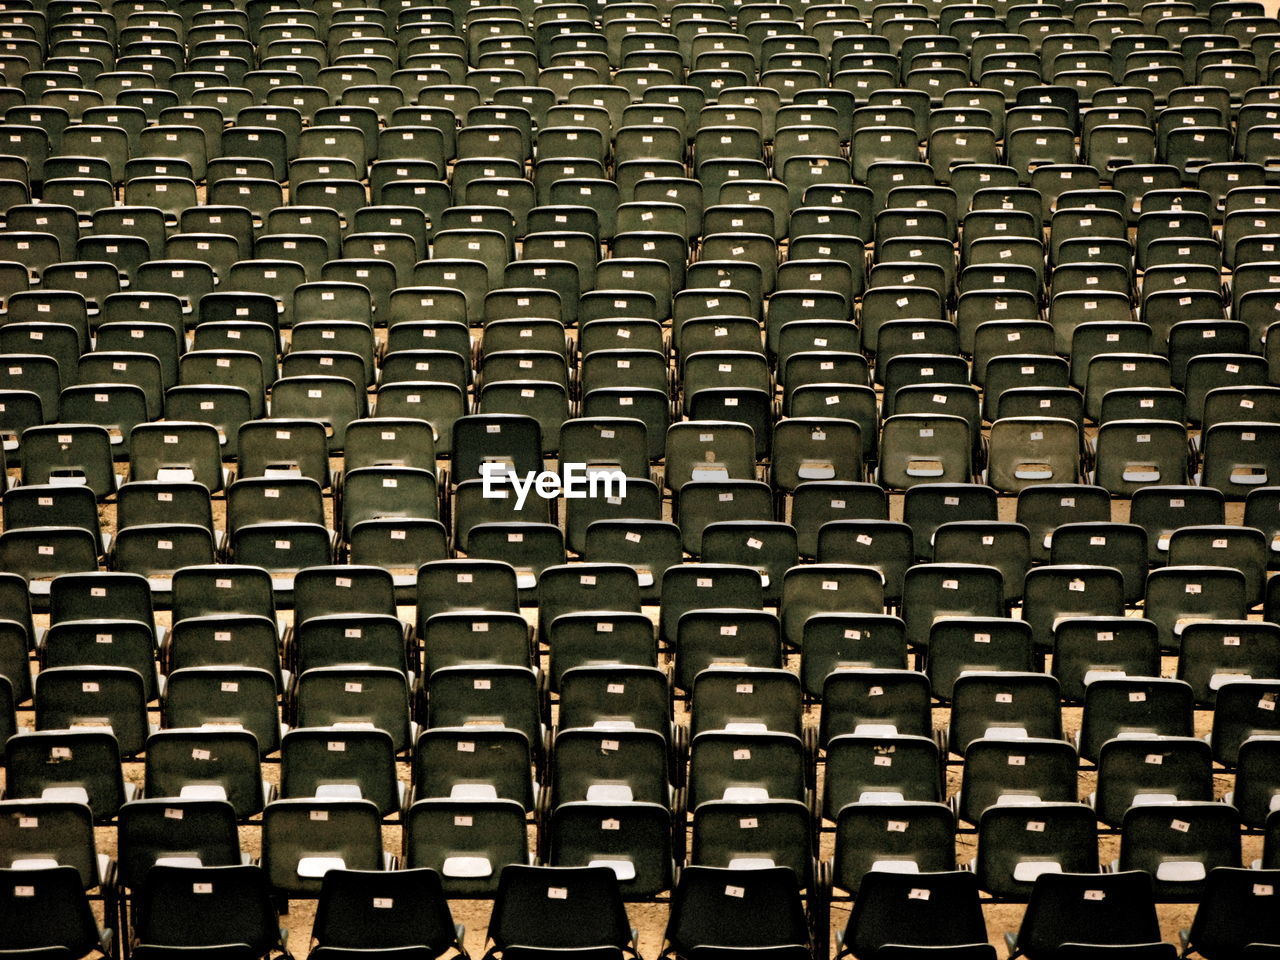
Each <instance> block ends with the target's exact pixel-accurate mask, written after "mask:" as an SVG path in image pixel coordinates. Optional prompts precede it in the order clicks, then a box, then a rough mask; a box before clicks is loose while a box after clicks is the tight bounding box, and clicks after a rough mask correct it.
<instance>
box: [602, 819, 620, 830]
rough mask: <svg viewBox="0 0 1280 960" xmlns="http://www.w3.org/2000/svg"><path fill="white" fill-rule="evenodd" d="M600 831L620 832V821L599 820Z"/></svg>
mask: <svg viewBox="0 0 1280 960" xmlns="http://www.w3.org/2000/svg"><path fill="white" fill-rule="evenodd" d="M600 829H601V830H621V829H622V821H621V820H601V821H600Z"/></svg>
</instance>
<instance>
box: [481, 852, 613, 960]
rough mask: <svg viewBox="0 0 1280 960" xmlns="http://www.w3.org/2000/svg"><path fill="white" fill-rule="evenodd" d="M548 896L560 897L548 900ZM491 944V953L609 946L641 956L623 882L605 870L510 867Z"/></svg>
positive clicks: (496, 905) (503, 880) (501, 886)
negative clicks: (508, 949)
mask: <svg viewBox="0 0 1280 960" xmlns="http://www.w3.org/2000/svg"><path fill="white" fill-rule="evenodd" d="M548 891H555V893H554V894H552V895H551V896H548ZM560 891H564V893H563V895H561V893H560ZM553 904H556V906H553ZM488 942H489V944H491V950H502V949H504V948H505V947H506V946H507V945H509V944H519V945H522V946H529V947H543V948H548V949H559V950H564V949H573V948H581V947H604V946H608V947H613V948H615V949H618V950H621V951H622V952H623V953H625V954H627V955H628V956H632V957H634V956H635V953H634V950H633V949H632V947H631V935H630V930H629V929H628V926H627V920H626V912H625V910H624V909H623V906H622V898H621V894H620V891H619V886H618V881H617V877H616V875H615V874H614V872H613V871H612V870H611V869H609V868H608V867H605V866H600V867H526V866H516V865H509V866H507V867H505V868H504V869H503V871H502V876H501V880H500V882H499V886H498V893H497V896H496V897H495V899H494V911H493V917H492V919H491V920H490V921H489V933H488ZM490 955H491V954H486V956H490Z"/></svg>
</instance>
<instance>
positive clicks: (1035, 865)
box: [974, 803, 1098, 900]
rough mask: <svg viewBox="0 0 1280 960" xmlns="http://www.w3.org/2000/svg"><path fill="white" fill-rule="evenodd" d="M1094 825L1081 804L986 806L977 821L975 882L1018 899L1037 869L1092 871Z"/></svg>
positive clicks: (1038, 872) (1027, 890)
mask: <svg viewBox="0 0 1280 960" xmlns="http://www.w3.org/2000/svg"><path fill="white" fill-rule="evenodd" d="M1095 826H1096V825H1095V822H1094V814H1093V811H1092V810H1090V809H1089V808H1088V807H1087V806H1085V805H1084V804H1078V803H1053V804H1037V805H1036V806H1035V807H1034V808H1027V807H988V808H987V809H986V810H985V811H983V814H982V817H981V819H980V820H979V822H978V853H977V858H976V860H975V862H974V872H975V874H976V875H977V878H978V885H979V886H980V887H981V888H982V889H984V890H986V891H987V892H988V893H990V894H991V895H992V896H995V897H999V898H1002V899H1011V900H1023V899H1027V898H1029V897H1030V896H1031V894H1032V891H1033V888H1034V884H1035V881H1036V878H1037V877H1039V876H1040V875H1041V874H1044V873H1095V872H1097V869H1098V856H1097V837H1096V830H1095Z"/></svg>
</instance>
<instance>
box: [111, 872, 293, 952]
mask: <svg viewBox="0 0 1280 960" xmlns="http://www.w3.org/2000/svg"><path fill="white" fill-rule="evenodd" d="M136 909H137V913H136V915H135V916H136V919H135V921H134V924H135V926H134V931H135V934H136V936H137V938H138V941H139V943H140V944H142V945H146V946H152V947H181V948H198V947H218V948H222V947H223V945H225V944H229V943H231V944H236V943H243V944H246V945H248V946H249V947H250V949H251V950H253V951H255V952H257V953H259V954H261V953H266V952H267V951H268V950H270V949H273V948H278V947H279V948H282V946H283V945H282V944H281V939H282V938H281V934H280V927H279V920H278V917H277V916H276V911H275V908H274V907H273V906H272V903H271V898H270V887H269V886H268V881H267V876H266V871H265V870H264V869H263V868H261V867H258V866H249V865H239V864H237V865H232V866H218V867H213V866H209V867H203V866H202V867H186V866H169V865H165V864H158V865H156V866H154V867H152V868H151V870H150V871H148V873H147V876H146V880H145V881H144V883H143V884H142V889H141V891H140V892H139V894H138V901H137V908H136Z"/></svg>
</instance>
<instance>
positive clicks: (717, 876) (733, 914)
mask: <svg viewBox="0 0 1280 960" xmlns="http://www.w3.org/2000/svg"><path fill="white" fill-rule="evenodd" d="M810 941H811V936H810V925H809V919H808V918H807V917H806V915H805V911H804V908H803V906H802V905H801V900H800V888H799V881H798V879H797V877H796V875H795V872H794V871H792V870H791V869H790V868H788V867H773V868H764V869H758V870H735V869H731V868H721V867H705V866H689V867H686V868H685V869H684V872H683V873H682V874H681V875H680V882H679V884H678V885H677V886H676V889H675V892H674V893H672V901H671V914H670V918H669V919H668V921H667V929H666V933H665V934H664V944H663V951H662V956H663V957H664V958H681V960H694V958H697V957H699V956H701V955H702V954H700V953H699V950H698V948H715V947H720V948H757V949H767V948H783V947H790V948H799V950H798V951H797V955H798V956H810V952H809V950H810ZM752 952H753V953H754V950H753V951H752ZM710 955H715V954H710Z"/></svg>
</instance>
